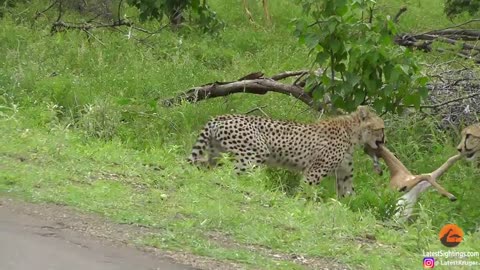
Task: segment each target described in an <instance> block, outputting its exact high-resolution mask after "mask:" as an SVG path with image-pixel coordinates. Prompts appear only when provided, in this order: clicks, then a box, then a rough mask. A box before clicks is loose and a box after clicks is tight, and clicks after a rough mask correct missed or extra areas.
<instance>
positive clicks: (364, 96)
mask: <svg viewBox="0 0 480 270" xmlns="http://www.w3.org/2000/svg"><path fill="white" fill-rule="evenodd" d="M300 2H301V4H302V7H303V11H304V14H305V16H304V17H306V18H309V17H313V23H312V22H311V21H309V20H307V19H305V18H301V19H299V20H298V21H297V25H296V26H297V27H296V32H297V34H298V35H299V38H300V40H301V41H302V42H303V43H305V44H306V45H307V47H308V48H309V49H310V51H311V52H312V53H314V55H315V64H317V65H318V66H319V67H325V68H324V69H325V71H324V72H323V73H322V74H321V75H314V76H310V80H309V82H308V84H307V89H309V91H312V92H313V96H314V97H317V98H316V99H325V98H327V99H328V102H330V101H331V103H332V104H333V105H334V107H336V108H342V109H346V110H348V111H351V110H354V109H355V108H356V107H357V106H358V105H361V104H365V103H368V104H373V107H374V108H375V109H377V110H378V111H397V110H401V109H402V108H403V106H416V107H417V108H418V107H419V106H420V103H421V100H422V98H425V97H426V94H427V91H426V88H425V84H426V82H427V80H428V79H427V78H426V77H425V76H422V75H421V74H420V72H419V66H418V64H417V61H416V59H415V58H414V57H413V55H412V53H411V52H410V51H408V50H407V49H406V48H404V47H400V46H397V45H395V44H394V43H393V38H394V35H395V34H396V27H395V25H394V22H393V20H392V19H390V18H389V17H388V16H385V15H382V16H374V15H373V7H374V5H375V4H376V2H375V1H373V0H365V1H357V0H355V1H353V0H348V1H324V2H320V3H321V4H319V2H318V1H312V0H303V1H300ZM399 105H401V106H399Z"/></svg>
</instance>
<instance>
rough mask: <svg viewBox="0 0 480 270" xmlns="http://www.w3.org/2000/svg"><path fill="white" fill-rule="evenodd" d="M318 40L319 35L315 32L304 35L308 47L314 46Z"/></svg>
mask: <svg viewBox="0 0 480 270" xmlns="http://www.w3.org/2000/svg"><path fill="white" fill-rule="evenodd" d="M319 42H320V37H319V36H318V35H317V34H314V33H311V34H307V35H306V36H305V45H307V47H308V48H315V47H316V46H317V45H318V43H319Z"/></svg>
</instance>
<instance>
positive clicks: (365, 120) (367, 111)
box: [357, 106, 386, 149]
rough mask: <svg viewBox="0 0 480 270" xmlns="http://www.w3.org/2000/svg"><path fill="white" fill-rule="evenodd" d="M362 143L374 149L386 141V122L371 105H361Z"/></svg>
mask: <svg viewBox="0 0 480 270" xmlns="http://www.w3.org/2000/svg"><path fill="white" fill-rule="evenodd" d="M357 113H358V115H359V118H360V144H367V145H369V146H370V147H371V148H373V149H377V148H378V146H379V145H381V144H384V143H385V142H386V139H385V123H384V122H383V119H382V118H380V117H379V116H378V115H377V114H376V113H375V112H374V111H373V110H372V109H371V108H370V107H368V106H359V107H358V108H357Z"/></svg>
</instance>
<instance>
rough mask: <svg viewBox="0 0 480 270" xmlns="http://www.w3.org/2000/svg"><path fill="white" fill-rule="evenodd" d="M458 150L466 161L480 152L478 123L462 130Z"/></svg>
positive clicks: (479, 124)
mask: <svg viewBox="0 0 480 270" xmlns="http://www.w3.org/2000/svg"><path fill="white" fill-rule="evenodd" d="M457 150H458V152H460V154H461V155H462V156H464V157H465V159H466V160H468V161H473V160H475V159H476V158H477V157H478V156H479V153H480V123H478V124H473V125H470V126H468V127H466V128H464V129H463V130H462V140H461V141H460V143H459V144H458V146H457Z"/></svg>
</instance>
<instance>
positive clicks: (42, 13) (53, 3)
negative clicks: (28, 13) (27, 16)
mask: <svg viewBox="0 0 480 270" xmlns="http://www.w3.org/2000/svg"><path fill="white" fill-rule="evenodd" d="M59 1H61V0H55V1H53V2H52V3H51V4H50V5H49V6H48V7H47V8H46V9H44V10H42V11H37V12H35V17H34V18H33V19H34V20H37V19H38V17H40V15H44V14H45V12H47V11H49V10H50V9H51V8H53V7H54V6H55V5H56V4H57V3H58V2H59Z"/></svg>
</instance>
